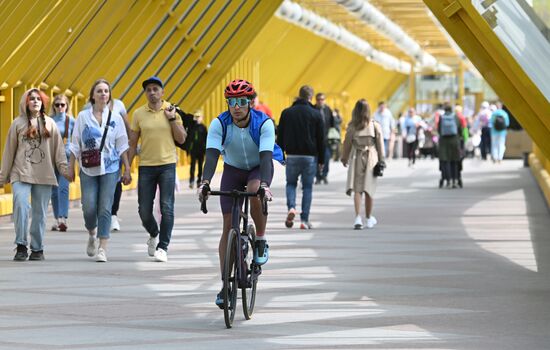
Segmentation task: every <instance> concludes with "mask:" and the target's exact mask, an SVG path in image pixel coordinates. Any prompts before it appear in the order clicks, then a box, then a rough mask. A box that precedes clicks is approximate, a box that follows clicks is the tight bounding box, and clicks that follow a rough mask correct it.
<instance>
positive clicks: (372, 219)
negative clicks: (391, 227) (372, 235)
mask: <svg viewBox="0 0 550 350" xmlns="http://www.w3.org/2000/svg"><path fill="white" fill-rule="evenodd" d="M377 223H378V221H376V218H375V217H374V216H372V215H371V217H370V218H367V228H373V227H374V225H376V224H377Z"/></svg>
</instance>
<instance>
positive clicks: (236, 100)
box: [227, 97, 249, 108]
mask: <svg viewBox="0 0 550 350" xmlns="http://www.w3.org/2000/svg"><path fill="white" fill-rule="evenodd" d="M248 102H249V101H248V98H246V97H230V98H228V99H227V104H228V105H229V107H235V106H237V105H238V106H239V107H241V108H242V107H248Z"/></svg>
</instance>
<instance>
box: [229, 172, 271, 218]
mask: <svg viewBox="0 0 550 350" xmlns="http://www.w3.org/2000/svg"><path fill="white" fill-rule="evenodd" d="M273 171H274V169H273V167H272V168H271V177H270V178H269V180H268V182H267V184H268V185H271V180H272V179H273ZM260 179H261V177H260V166H257V167H255V168H252V169H251V170H243V169H239V168H235V167H234V166H231V165H229V164H227V163H224V164H223V174H222V181H221V184H220V191H233V190H238V191H244V188H245V186H246V184H247V183H248V182H249V181H252V180H258V181H260ZM220 205H221V207H222V213H223V214H231V206H232V205H233V198H231V197H228V196H220ZM241 205H242V202H241Z"/></svg>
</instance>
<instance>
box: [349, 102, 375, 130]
mask: <svg viewBox="0 0 550 350" xmlns="http://www.w3.org/2000/svg"><path fill="white" fill-rule="evenodd" d="M370 119H371V115H370V106H369V103H368V102H367V100H365V99H364V98H362V99H360V100H359V101H357V103H355V107H354V108H353V111H352V112H351V122H350V123H349V125H352V126H353V127H354V128H355V130H363V128H364V127H365V125H366V124H367V123H368V122H370Z"/></svg>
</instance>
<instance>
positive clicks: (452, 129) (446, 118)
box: [439, 114, 458, 136]
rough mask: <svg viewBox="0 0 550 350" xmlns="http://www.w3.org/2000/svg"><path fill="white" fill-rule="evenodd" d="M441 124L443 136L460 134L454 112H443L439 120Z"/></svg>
mask: <svg viewBox="0 0 550 350" xmlns="http://www.w3.org/2000/svg"><path fill="white" fill-rule="evenodd" d="M439 123H440V124H441V136H452V135H456V134H458V127H457V125H456V118H455V115H454V114H443V115H442V116H441V118H440V120H439Z"/></svg>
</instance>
